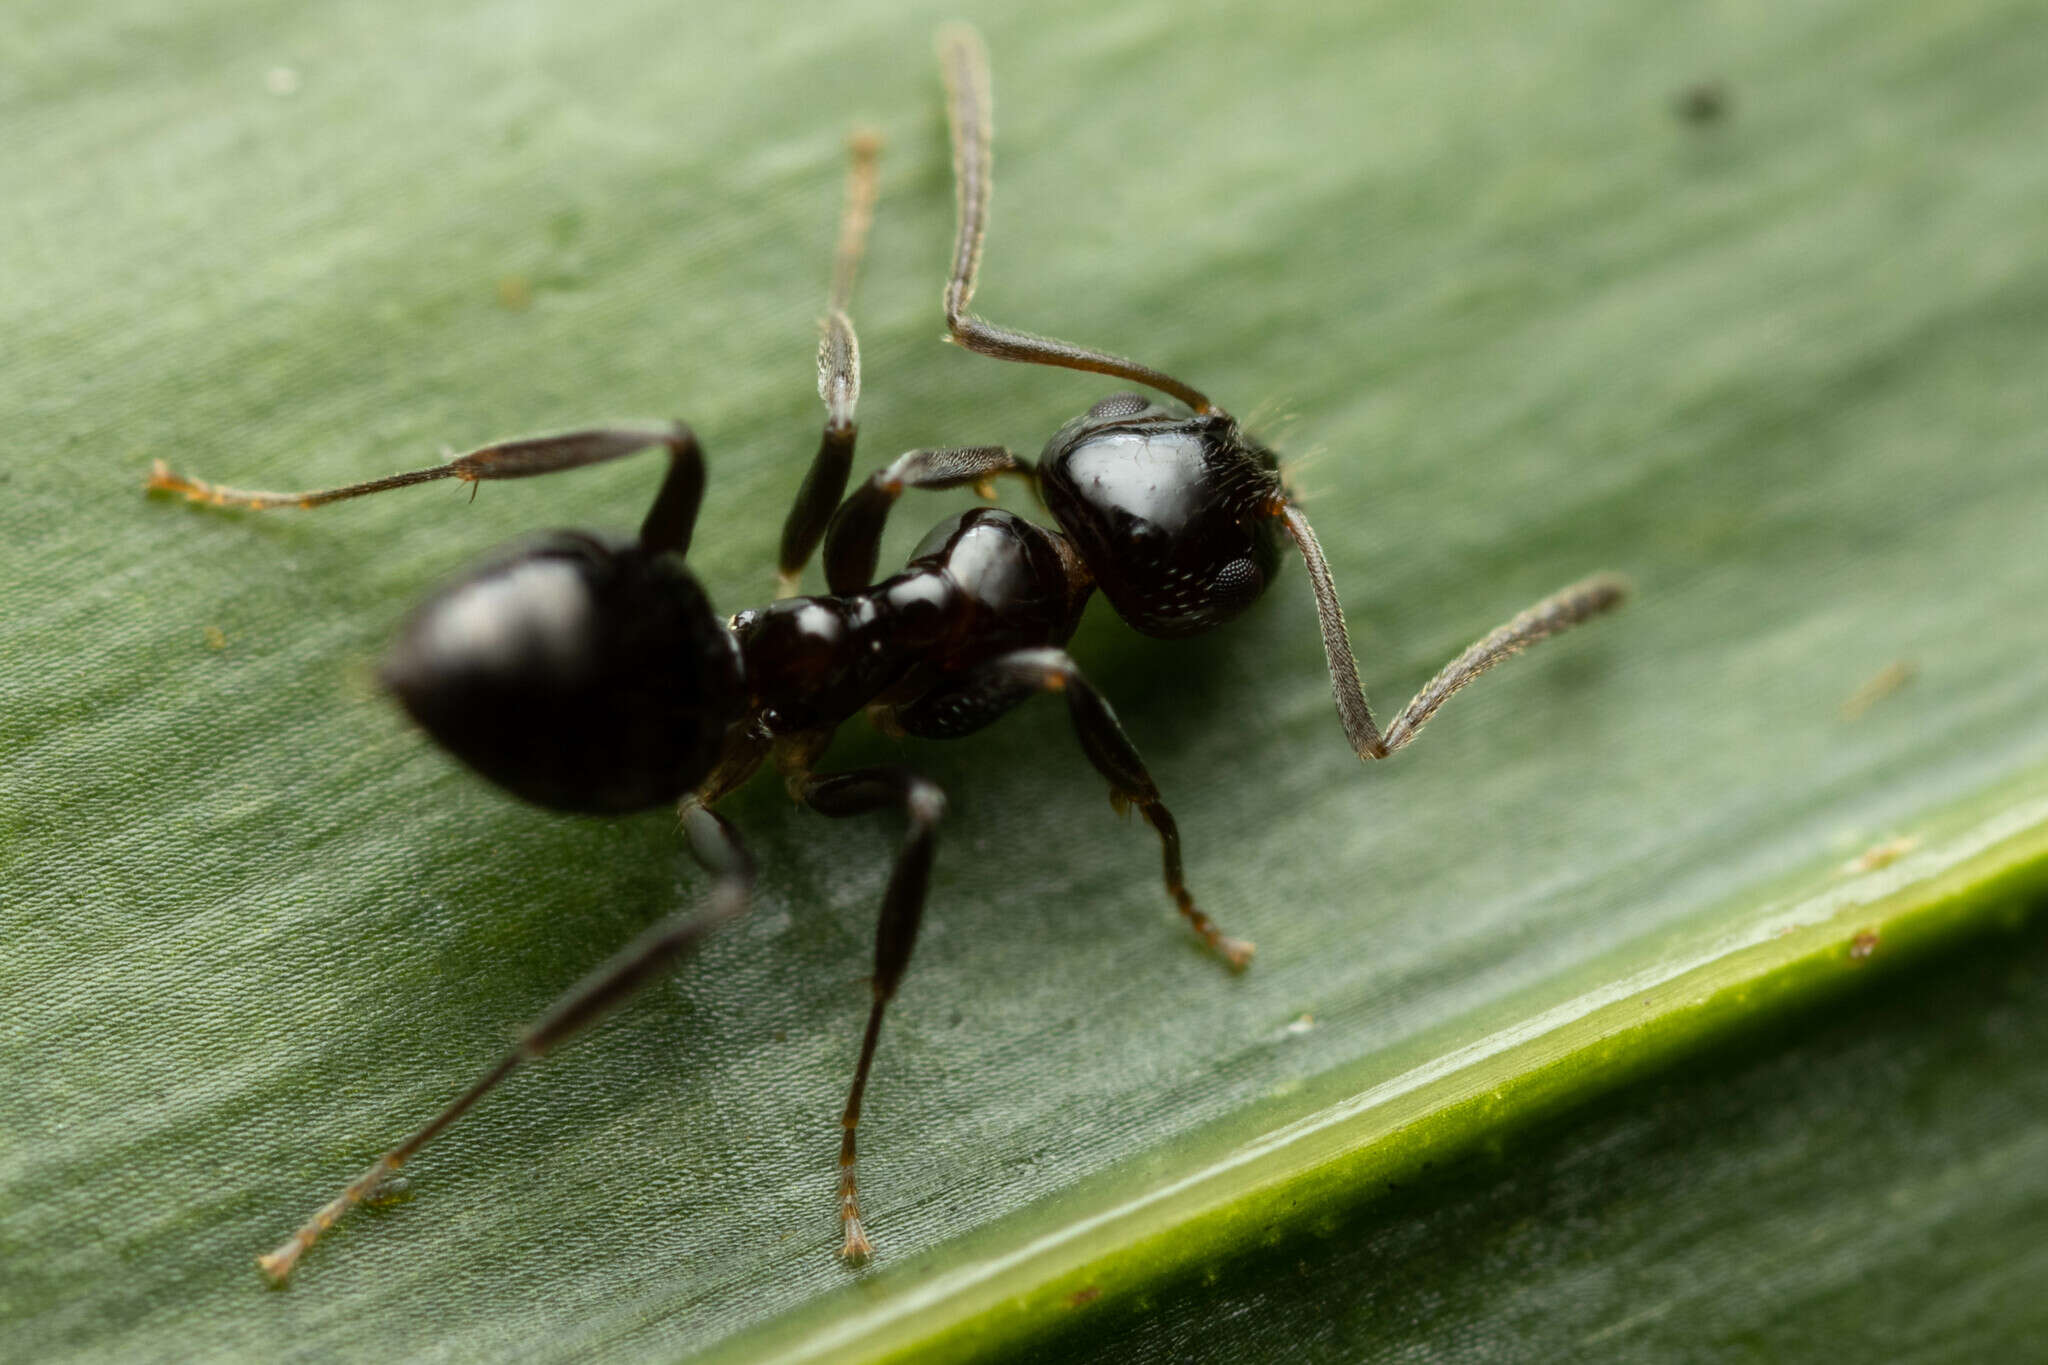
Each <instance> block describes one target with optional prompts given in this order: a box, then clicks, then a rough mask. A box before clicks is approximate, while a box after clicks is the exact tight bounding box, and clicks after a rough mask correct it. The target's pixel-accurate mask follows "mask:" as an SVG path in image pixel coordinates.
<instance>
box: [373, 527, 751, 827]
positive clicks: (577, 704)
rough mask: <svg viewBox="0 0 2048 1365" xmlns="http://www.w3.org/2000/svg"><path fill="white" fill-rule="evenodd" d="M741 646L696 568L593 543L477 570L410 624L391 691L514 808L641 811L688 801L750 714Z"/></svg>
mask: <svg viewBox="0 0 2048 1365" xmlns="http://www.w3.org/2000/svg"><path fill="white" fill-rule="evenodd" d="M739 674H740V665H739V651H738V646H737V645H736V644H735V643H734V641H733V637H732V635H731V633H730V632H729V631H727V630H726V628H725V626H724V624H723V623H722V622H720V621H719V620H718V619H717V618H716V617H715V616H714V615H713V614H712V612H711V604H710V603H709V602H708V601H706V600H705V597H704V593H703V590H702V589H701V588H699V587H698V586H697V583H696V580H695V579H693V578H691V577H690V575H689V571H688V570H686V569H684V568H683V567H682V566H681V565H680V564H678V563H676V562H674V561H673V560H672V559H671V558H670V557H668V556H663V555H652V556H650V555H646V554H642V553H641V552H640V551H639V550H638V549H637V548H636V547H633V546H630V545H616V546H615V545H608V544H606V543H604V542H602V541H598V540H595V539H593V538H591V537H587V536H569V535H564V536H557V537H553V538H551V539H549V540H548V541H546V542H543V543H540V544H538V545H535V546H534V547H532V548H530V549H528V550H525V551H523V552H521V553H518V554H515V555H513V556H512V557H510V558H508V559H504V560H500V561H499V562H497V563H495V564H490V565H487V566H485V567H484V568H482V569H479V570H477V571H475V572H473V573H471V574H470V575H468V576H467V577H465V578H462V579H459V580H457V581H456V582H454V583H451V584H450V585H448V586H447V587H445V588H443V589H442V590H441V591H440V592H438V593H436V594H435V595H434V596H433V597H431V598H429V599H428V600H427V601H426V602H425V603H424V604H423V605H422V606H421V607H420V608H419V609H418V610H417V611H415V612H414V613H413V615H412V619H411V620H410V621H409V622H407V624H406V626H405V629H404V630H403V632H401V634H400V636H399V639H398V641H397V643H396V644H395V645H394V646H393V647H392V650H391V654H390V656H389V657H388V658H387V659H386V661H385V664H384V683H385V686H387V687H389V688H390V689H391V691H392V693H393V694H394V695H396V696H397V698H398V700H399V702H400V703H401V704H402V705H403V706H404V707H405V709H406V710H407V711H408V712H410V713H411V715H412V717H413V719H414V720H416V721H418V722H419V723H420V725H421V726H422V727H424V728H425V729H426V731H427V732H428V733H429V734H431V735H432V736H433V737H434V739H435V740H436V741H437V742H439V743H440V744H441V746H442V747H443V748H446V749H447V750H449V751H450V752H451V753H453V754H454V755H455V756H456V757H457V758H459V759H461V760H462V761H463V762H464V763H467V764H468V765H469V766H470V767H472V768H474V769H476V770H477V771H478V772H480V773H482V774H483V775H484V776H485V777H488V778H489V779H491V780H492V781H493V782H496V783H497V784H498V785H499V786H501V787H504V788H506V789H507V790H509V791H511V792H512V793H513V794H514V795H516V796H521V797H524V798H525V799H526V800H529V801H533V802H536V803H538V804H540V805H544V806H550V807H553V808H555V809H557V810H570V811H626V810H641V809H645V808H647V807H650V806H658V805H662V804H665V803H666V802H669V801H672V800H674V799H676V798H677V797H679V796H681V795H682V794H683V793H685V792H687V791H689V790H690V789H691V788H692V787H693V786H694V785H695V784H696V783H697V781H698V780H699V779H701V778H702V777H703V776H704V774H705V773H707V772H709V771H710V769H711V766H712V764H713V763H714V762H716V760H717V757H718V751H719V748H720V746H721V744H722V741H723V736H724V731H725V727H726V725H727V724H729V723H730V722H731V721H732V720H733V719H735V718H736V717H737V716H738V715H739V714H740V712H741V711H742V710H743V709H744V706H743V699H742V697H741V688H740V676H739Z"/></svg>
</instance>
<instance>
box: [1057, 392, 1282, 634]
mask: <svg viewBox="0 0 2048 1365" xmlns="http://www.w3.org/2000/svg"><path fill="white" fill-rule="evenodd" d="M1278 469H1279V462H1278V460H1276V459H1275V458H1274V455H1273V452H1272V451H1270V450H1268V449H1266V448H1265V447H1264V446H1262V445H1260V444H1259V443H1258V442H1257V441H1254V440H1253V439H1251V438H1250V437H1249V436H1247V435H1246V434H1245V432H1244V430H1243V428H1241V427H1239V426H1238V424H1237V422H1236V421H1235V420H1234V419H1232V418H1231V417H1229V416H1227V415H1225V414H1224V413H1221V412H1208V413H1198V414H1195V415H1192V416H1191V415H1188V414H1186V413H1180V412H1175V411H1172V410H1169V409H1167V408H1165V407H1162V406H1160V405H1159V404H1157V403H1154V402H1152V401H1151V400H1149V399H1147V398H1144V397H1143V396H1141V395H1139V394H1134V393H1125V394H1117V395H1116V396H1114V397H1111V398H1106V399H1104V400H1103V401H1102V402H1100V403H1097V404H1096V405H1095V406H1094V407H1093V408H1091V409H1089V411H1088V413H1087V415H1086V416H1083V417H1077V418H1075V419H1074V420H1073V421H1071V422H1069V423H1067V424H1066V426H1064V427H1062V428H1060V430H1059V432H1058V434H1056V435H1055V436H1054V437H1053V438H1052V440H1051V441H1050V442H1048V443H1047V445H1046V447H1045V453H1044V454H1043V455H1042V456H1041V457H1040V462H1039V466H1038V476H1039V486H1040V488H1041V489H1042V490H1043V492H1044V495H1045V505H1046V507H1047V508H1048V509H1049V510H1050V511H1051V512H1052V514H1053V516H1055V517H1056V518H1058V519H1059V523H1060V529H1062V530H1063V531H1065V532H1066V534H1067V537H1068V539H1070V540H1071V541H1072V542H1073V543H1074V547H1075V548H1076V549H1077V550H1078V551H1079V552H1080V555H1081V559H1082V561H1083V562H1084V563H1086V564H1087V566H1088V570H1089V572H1090V573H1091V574H1093V575H1094V576H1095V580H1096V582H1097V583H1098V584H1100V585H1101V588H1102V593H1103V596H1105V597H1107V598H1108V599H1109V602H1110V605H1111V606H1113V607H1115V608H1116V611H1117V615H1119V616H1121V617H1123V618H1124V620H1125V621H1127V622H1129V623H1130V625H1131V626H1132V628H1133V629H1135V630H1139V631H1142V632H1143V633H1145V634H1147V635H1157V636H1176V635H1194V634H1197V633H1199V632H1201V631H1204V630H1207V629H1209V628H1210V627H1211V626H1217V625H1221V624H1222V623H1223V622H1225V621H1228V620H1230V619H1231V618H1232V617H1234V616H1236V615H1237V614H1238V613H1240V612H1242V611H1243V610H1244V609H1245V608H1246V607H1249V606H1250V605H1251V604H1252V603H1253V602H1255V601H1257V600H1258V598H1259V594H1260V593H1263V592H1264V591H1265V590H1266V584H1267V583H1269V582H1270V581H1272V577H1273V574H1274V572H1275V571H1276V570H1277V569H1278V568H1279V566H1280V548H1281V540H1280V536H1281V531H1280V526H1279V523H1278V521H1277V519H1276V518H1275V516H1274V512H1275V509H1276V507H1277V500H1278V498H1279V496H1280V476H1279V473H1278Z"/></svg>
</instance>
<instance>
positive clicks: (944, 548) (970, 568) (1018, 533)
mask: <svg viewBox="0 0 2048 1365" xmlns="http://www.w3.org/2000/svg"><path fill="white" fill-rule="evenodd" d="M1058 540H1059V538H1058V535H1057V533H1056V532H1052V531H1048V530H1046V529H1045V528H1043V527H1040V526H1036V525H1033V524H1032V523H1031V522H1028V521H1026V520H1024V519H1023V518H1022V517H1019V516H1016V515H1014V514H1012V513H1009V512H1004V511H1000V510H997V509H994V508H974V509H972V510H970V511H967V512H963V513H961V514H960V515H959V516H956V517H952V518H949V519H947V520H945V521H942V522H940V523H939V524H938V526H936V527H935V528H933V530H932V531H931V533H930V534H929V535H927V536H926V537H925V538H924V540H923V542H922V543H920V544H919V545H918V547H917V549H916V550H915V551H914V552H912V555H911V558H910V563H909V565H908V567H906V568H905V570H904V571H903V572H902V573H899V574H897V575H895V576H894V577H892V578H887V579H884V580H883V581H882V582H880V583H877V584H876V585H875V586H874V587H872V588H865V589H862V590H860V591H858V592H850V593H841V594H834V595H828V596H821V597H787V598H783V599H782V600H780V601H778V602H775V603H772V604H771V605H769V606H766V607H762V608H759V609H757V610H754V611H745V612H741V613H740V614H739V615H737V616H735V617H734V618H733V620H732V630H733V634H734V636H735V637H736V638H737V639H738V641H739V645H740V653H741V656H742V658H743V660H744V668H745V673H746V679H747V687H748V690H749V691H750V693H751V695H752V697H753V705H754V707H755V714H756V716H757V718H758V719H759V721H760V723H761V725H762V726H763V727H764V728H765V729H766V730H767V731H768V733H770V734H775V735H788V734H799V733H804V732H808V731H813V730H817V729H820V728H823V727H827V726H832V725H836V724H838V723H839V722H841V721H843V720H846V719H848V718H850V717H851V716H853V715H855V714H857V713H858V712H859V711H860V710H861V709H862V708H863V707H866V706H868V705H869V704H870V703H873V702H875V701H877V700H878V699H884V698H886V697H887V696H888V695H889V694H891V693H894V692H897V691H901V690H904V689H903V688H902V686H901V685H902V684H904V683H905V682H906V680H916V679H921V678H925V677H927V676H929V675H930V674H931V673H932V672H933V671H939V672H954V671H957V670H959V669H962V668H966V667H970V666H972V665H973V664H975V663H978V662H980V661H981V660H983V659H988V658H993V657H995V656H996V655H999V654H1003V653H1007V652H1009V651H1011V650H1015V649H1022V648H1029V647H1032V646H1038V645H1058V644H1064V643H1066V641H1067V640H1068V638H1069V637H1071V636H1072V635H1073V632H1074V626H1075V624H1076V623H1077V621H1078V619H1079V615H1080V608H1081V606H1082V605H1083V604H1084V603H1085V601H1086V590H1085V586H1077V585H1076V584H1075V583H1074V582H1073V581H1072V577H1073V569H1074V567H1076V566H1075V565H1074V561H1073V558H1072V556H1071V555H1070V554H1066V553H1063V552H1062V551H1063V549H1064V547H1063V546H1061V545H1060V544H1059V543H1058Z"/></svg>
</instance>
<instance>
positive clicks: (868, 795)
mask: <svg viewBox="0 0 2048 1365" xmlns="http://www.w3.org/2000/svg"><path fill="white" fill-rule="evenodd" d="M797 793H798V796H799V798H800V799H801V800H802V801H803V803H804V804H805V805H807V806H809V807H810V808H811V809H812V810H814V811H817V812H818V813H820V814H821V815H831V816H842V817H843V816H849V815H865V814H867V813H868V812H869V811H876V810H887V809H891V808H893V809H898V810H901V811H902V812H903V814H904V816H905V817H906V818H907V819H908V820H909V822H910V829H909V831H908V833H906V834H905V835H904V838H903V846H902V847H901V848H900V849H898V850H897V853H896V864H895V866H894V867H893V868H891V869H890V871H889V887H888V890H886V891H884V892H883V893H882V918H881V921H880V923H879V924H878V925H877V926H876V929H875V975H874V979H873V989H874V1002H873V1004H871V1005H870V1006H869V1008H868V1026H867V1031H866V1032H865V1033H864V1034H863V1035H862V1036H861V1043H860V1062H859V1064H858V1065H857V1066H856V1067H855V1068H854V1073H853V1089H852V1090H851V1091H850V1092H849V1093H848V1095H847V1097H846V1111H845V1113H844V1114H843V1115H841V1117H840V1120H839V1122H840V1127H841V1128H842V1129H843V1130H844V1135H843V1136H842V1137H841V1138H840V1140H839V1222H840V1225H841V1227H842V1228H843V1229H844V1230H845V1233H846V1241H845V1243H844V1245H842V1246H841V1247H840V1249H839V1254H840V1256H842V1257H843V1258H844V1259H846V1260H847V1261H849V1262H851V1263H853V1264H855V1265H858V1264H860V1263H861V1262H862V1261H865V1260H866V1259H867V1258H868V1257H869V1256H870V1255H872V1254H873V1253H874V1247H873V1246H872V1245H871V1244H870V1243H869V1242H868V1238H867V1231H866V1229H865V1227H863V1225H862V1223H861V1217H860V1192H859V1189H858V1186H857V1182H856V1181H855V1179H854V1163H855V1157H856V1151H855V1143H854V1133H855V1130H856V1129H857V1128H859V1126H860V1105H861V1098H862V1096H863V1095H865V1094H866V1092H867V1087H868V1072H869V1070H870V1069H871V1068H872V1067H873V1066H874V1062H875V1044H876V1042H877V1041H879V1040H880V1038H881V1036H882V1014H883V1012H884V1011H885V1010H887V1009H888V1007H889V1001H890V1000H892V999H894V998H895V995H896V987H897V985H898V984H899V983H900V982H901V981H902V980H903V970H904V968H906V967H908V966H909V965H910V952H911V949H912V948H914V947H915V946H916V945H917V928H918V924H919V923H920V922H921V921H922V920H923V918H924V900H925V888H926V886H927V885H928V884H929V882H930V880H931V871H932V853H933V851H934V843H935V839H936V835H937V832H938V825H939V821H940V820H942V819H944V818H945V814H946V796H945V793H944V792H942V791H940V790H939V788H938V784H937V783H935V782H932V781H930V780H929V779H926V778H923V777H920V776H918V775H917V774H916V773H913V772H910V771H909V770H908V769H904V768H862V769H859V770H857V771H854V772H849V773H833V774H831V775H829V776H824V777H819V776H811V777H806V778H804V779H803V780H802V783H801V785H800V786H799V787H798V788H797Z"/></svg>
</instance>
